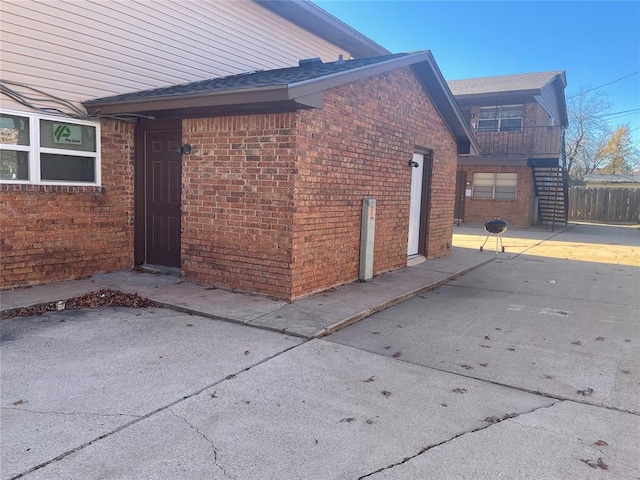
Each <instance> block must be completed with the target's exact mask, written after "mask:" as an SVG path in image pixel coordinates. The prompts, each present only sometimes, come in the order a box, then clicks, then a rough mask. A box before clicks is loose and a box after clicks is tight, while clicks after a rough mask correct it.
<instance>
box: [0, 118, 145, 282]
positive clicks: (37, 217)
mask: <svg viewBox="0 0 640 480" xmlns="http://www.w3.org/2000/svg"><path fill="white" fill-rule="evenodd" d="M133 138H134V126H133V124H127V123H123V122H117V121H113V120H103V121H102V125H101V141H102V187H103V188H102V189H100V188H98V189H96V188H94V187H64V186H43V185H7V184H3V185H1V186H0V211H2V219H1V222H0V253H1V256H2V261H1V262H0V287H1V288H7V287H15V286H24V285H36V284H40V283H48V282H54V281H60V280H70V279H75V278H78V277H83V276H87V275H91V274H94V273H96V272H100V271H110V270H119V269H123V268H127V267H131V266H132V265H133Z"/></svg>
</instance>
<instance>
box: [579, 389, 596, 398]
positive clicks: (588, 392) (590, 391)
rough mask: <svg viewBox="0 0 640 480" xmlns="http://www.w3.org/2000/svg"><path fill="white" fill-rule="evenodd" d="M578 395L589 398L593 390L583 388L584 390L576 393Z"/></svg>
mask: <svg viewBox="0 0 640 480" xmlns="http://www.w3.org/2000/svg"><path fill="white" fill-rule="evenodd" d="M577 392H578V394H579V395H582V396H583V397H586V396H589V395H591V394H593V392H594V390H593V388H591V387H589V388H585V389H584V390H578V391H577Z"/></svg>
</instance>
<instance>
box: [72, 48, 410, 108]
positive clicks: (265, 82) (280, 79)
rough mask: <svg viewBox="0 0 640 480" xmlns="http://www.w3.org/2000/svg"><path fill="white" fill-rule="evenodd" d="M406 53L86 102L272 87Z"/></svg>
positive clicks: (393, 57)
mask: <svg viewBox="0 0 640 480" xmlns="http://www.w3.org/2000/svg"><path fill="white" fill-rule="evenodd" d="M406 55H408V54H407V53H396V54H392V55H381V56H377V57H367V58H357V59H354V60H342V61H340V60H338V61H335V62H327V63H322V62H320V61H318V62H317V63H315V62H311V63H309V64H306V65H304V66H297V67H288V68H278V69H275V70H262V71H255V72H247V73H240V74H237V75H229V76H226V77H218V78H212V79H208V80H201V81H198V82H190V83H183V84H181V85H172V86H170V87H162V88H154V89H152V90H141V91H138V92H132V93H125V94H121V95H114V96H111V97H103V98H97V99H93V100H88V101H86V102H84V103H85V105H95V104H100V103H103V102H120V101H129V100H146V99H153V98H167V97H178V96H183V95H198V94H207V93H215V92H225V91H233V90H241V89H249V88H260V87H270V86H276V85H291V84H293V83H298V82H303V81H305V80H312V79H316V78H320V77H324V76H327V75H332V74H336V73H341V72H346V71H349V70H353V69H356V68H360V67H366V66H369V65H373V64H376V63H380V62H384V61H387V60H392V59H395V58H400V57H404V56H406Z"/></svg>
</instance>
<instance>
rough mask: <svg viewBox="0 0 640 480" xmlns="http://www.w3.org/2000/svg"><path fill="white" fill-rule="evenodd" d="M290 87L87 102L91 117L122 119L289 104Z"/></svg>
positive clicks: (86, 105)
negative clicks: (151, 113)
mask: <svg viewBox="0 0 640 480" xmlns="http://www.w3.org/2000/svg"><path fill="white" fill-rule="evenodd" d="M289 100H290V97H289V92H288V85H275V86H274V85H270V86H268V87H259V88H245V89H239V90H232V91H222V92H207V93H197V94H191V95H168V96H165V97H153V98H148V99H145V98H138V99H131V100H113V101H109V100H104V101H92V100H89V101H87V102H84V103H83V105H84V107H85V108H86V109H87V112H88V113H89V114H91V115H98V114H99V115H123V114H136V113H140V112H154V111H169V110H178V109H180V110H185V109H189V108H202V107H217V106H223V105H224V106H233V105H246V104H263V103H269V102H274V103H275V102H286V101H289Z"/></svg>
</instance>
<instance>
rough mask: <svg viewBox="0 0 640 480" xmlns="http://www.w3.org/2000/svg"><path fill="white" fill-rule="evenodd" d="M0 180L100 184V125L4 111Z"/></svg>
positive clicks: (0, 120)
mask: <svg viewBox="0 0 640 480" xmlns="http://www.w3.org/2000/svg"><path fill="white" fill-rule="evenodd" d="M0 182H2V183H34V184H49V185H100V125H99V123H97V122H87V121H79V120H73V119H69V118H67V117H53V116H43V115H34V114H28V113H25V112H17V111H11V110H1V111H0Z"/></svg>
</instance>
